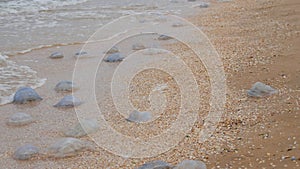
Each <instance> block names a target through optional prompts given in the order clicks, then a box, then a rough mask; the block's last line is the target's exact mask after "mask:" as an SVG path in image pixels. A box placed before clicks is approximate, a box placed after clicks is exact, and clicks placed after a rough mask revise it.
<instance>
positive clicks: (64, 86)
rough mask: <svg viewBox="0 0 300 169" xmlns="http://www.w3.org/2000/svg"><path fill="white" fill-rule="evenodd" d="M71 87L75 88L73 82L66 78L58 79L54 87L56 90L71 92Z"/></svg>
mask: <svg viewBox="0 0 300 169" xmlns="http://www.w3.org/2000/svg"><path fill="white" fill-rule="evenodd" d="M73 89H76V86H75V84H74V83H73V82H71V81H67V80H63V81H60V82H59V83H58V84H57V85H56V86H55V88H54V90H55V91H56V92H71V91H72V90H73Z"/></svg>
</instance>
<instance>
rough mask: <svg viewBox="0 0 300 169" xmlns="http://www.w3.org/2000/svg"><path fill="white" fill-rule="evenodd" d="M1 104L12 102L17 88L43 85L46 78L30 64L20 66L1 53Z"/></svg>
mask: <svg viewBox="0 0 300 169" xmlns="http://www.w3.org/2000/svg"><path fill="white" fill-rule="evenodd" d="M0 72H1V73H0V105H4V104H7V103H11V102H12V101H13V96H14V93H15V92H16V90H17V89H18V88H20V87H23V86H30V87H32V88H34V89H35V88H38V87H41V86H42V85H43V84H45V82H46V79H42V78H39V77H38V76H37V72H36V71H34V70H32V69H31V68H30V67H28V66H20V65H17V64H16V63H15V62H13V61H11V60H9V58H8V57H7V56H3V55H1V54H0Z"/></svg>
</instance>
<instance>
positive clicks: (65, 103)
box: [54, 95, 82, 108]
mask: <svg viewBox="0 0 300 169" xmlns="http://www.w3.org/2000/svg"><path fill="white" fill-rule="evenodd" d="M81 104H82V102H81V101H80V100H79V99H78V98H76V97H74V96H72V95H68V96H65V97H64V98H62V99H61V100H60V101H59V102H58V103H57V104H55V105H54V107H61V108H68V107H75V106H79V105H81Z"/></svg>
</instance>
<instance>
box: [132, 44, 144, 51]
mask: <svg viewBox="0 0 300 169" xmlns="http://www.w3.org/2000/svg"><path fill="white" fill-rule="evenodd" d="M145 48H146V47H145V46H144V45H143V44H139V43H137V44H134V45H132V50H142V49H145Z"/></svg>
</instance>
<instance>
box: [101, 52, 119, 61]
mask: <svg viewBox="0 0 300 169" xmlns="http://www.w3.org/2000/svg"><path fill="white" fill-rule="evenodd" d="M123 59H124V57H123V56H122V55H121V53H114V54H110V55H108V56H107V57H106V58H105V59H104V61H105V62H121V61H122V60H123Z"/></svg>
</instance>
